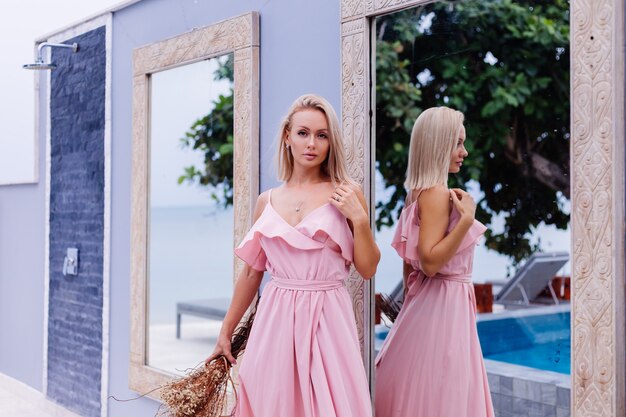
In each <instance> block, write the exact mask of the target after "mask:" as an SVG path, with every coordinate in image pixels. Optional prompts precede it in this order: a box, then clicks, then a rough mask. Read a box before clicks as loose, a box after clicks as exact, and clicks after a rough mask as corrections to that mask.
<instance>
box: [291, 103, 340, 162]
mask: <svg viewBox="0 0 626 417" xmlns="http://www.w3.org/2000/svg"><path fill="white" fill-rule="evenodd" d="M285 143H286V144H287V145H289V146H290V148H291V154H292V155H293V161H294V164H295V165H301V166H303V167H305V168H312V167H315V166H320V165H321V164H322V162H324V161H325V160H326V157H327V156H328V151H329V149H330V134H329V132H328V121H327V120H326V116H325V115H324V113H322V112H321V111H319V110H309V109H307V110H301V111H299V112H297V113H294V115H293V116H292V117H291V130H290V131H289V132H288V135H287V137H286V138H285Z"/></svg>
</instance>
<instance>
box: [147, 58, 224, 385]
mask: <svg viewBox="0 0 626 417" xmlns="http://www.w3.org/2000/svg"><path fill="white" fill-rule="evenodd" d="M229 57H230V58H232V55H231V56H222V57H219V58H214V59H210V60H205V61H200V62H197V63H194V64H190V65H185V66H182V67H177V68H174V69H170V70H166V71H162V72H158V73H155V74H153V75H152V76H151V85H150V87H151V96H150V100H151V101H150V108H151V126H150V214H149V233H148V237H149V244H148V251H149V256H148V259H149V267H148V288H149V294H148V295H149V298H148V309H149V311H148V317H149V319H148V320H147V322H148V323H149V325H148V329H146V331H147V336H148V337H147V364H148V365H149V366H151V367H154V368H158V369H161V370H164V371H167V372H172V373H181V372H184V371H185V370H187V369H189V368H191V367H194V366H196V365H198V364H200V363H201V362H202V361H203V360H204V359H205V358H206V357H207V356H208V355H209V354H210V353H211V351H212V350H213V347H214V343H215V340H216V338H217V334H218V332H219V329H220V326H221V321H220V319H219V317H215V316H213V317H209V316H208V315H206V314H204V315H203V314H201V315H200V316H197V315H195V316H194V315H193V314H189V312H188V311H186V312H185V311H183V313H184V314H182V315H181V316H180V318H179V319H178V320H180V321H179V322H177V313H179V312H180V311H179V309H180V305H181V304H182V303H186V304H188V305H189V304H191V305H192V306H194V305H195V304H198V303H199V302H202V303H206V302H208V303H211V301H215V300H220V302H221V300H224V299H226V300H228V299H229V298H230V297H231V295H232V288H233V252H232V251H233V228H234V224H233V223H234V216H233V209H232V188H229V186H224V185H223V184H222V183H221V181H222V180H218V185H217V186H213V185H202V186H201V185H198V180H197V178H198V175H199V174H194V173H206V171H207V170H208V169H213V168H208V164H206V163H205V158H206V156H205V155H208V153H207V152H206V147H204V145H203V146H198V147H197V148H198V149H194V146H193V143H195V142H190V143H191V146H190V145H186V146H185V145H184V141H183V140H182V139H183V138H188V139H189V138H190V137H193V138H202V135H205V136H209V137H212V138H213V140H220V139H221V138H223V142H224V143H223V146H222V144H219V143H218V144H217V148H218V152H216V153H213V154H212V155H211V157H210V162H211V163H214V164H215V165H219V164H222V165H219V167H220V169H222V170H228V169H230V172H229V173H227V174H226V176H227V177H228V176H229V177H230V178H229V179H230V184H232V168H230V167H232V113H229V112H228V108H229V107H228V106H229V105H230V104H232V91H233V90H232V87H233V85H232V80H229V79H228V78H229V77H228V76H226V77H223V79H219V80H218V79H216V74H218V73H219V74H228V71H224V70H225V69H228V66H229V65H231V64H232V60H230V59H229ZM231 78H232V77H231ZM224 97H226V99H224ZM224 103H225V104H226V106H224ZM231 108H232V107H231ZM224 109H226V111H225V110H224ZM206 116H209V117H206ZM205 117H206V118H205ZM227 119H229V120H227ZM220 134H221V136H220ZM213 145H214V144H213ZM220 146H221V147H220ZM220 158H230V161H225V160H220ZM189 167H193V169H190V168H189ZM194 175H195V177H194ZM192 178H194V179H193V181H192V180H191V179H192ZM214 182H215V181H214ZM211 184H212V183H211Z"/></svg>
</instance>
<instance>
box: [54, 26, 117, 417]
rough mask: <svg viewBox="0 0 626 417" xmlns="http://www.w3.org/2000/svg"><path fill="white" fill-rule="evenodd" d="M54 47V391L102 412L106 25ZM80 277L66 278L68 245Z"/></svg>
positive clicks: (85, 409) (92, 412)
mask: <svg viewBox="0 0 626 417" xmlns="http://www.w3.org/2000/svg"><path fill="white" fill-rule="evenodd" d="M73 42H77V43H78V44H79V51H78V52H77V53H73V52H72V51H71V50H69V49H60V48H59V49H52V62H53V63H55V64H57V69H55V70H53V71H52V73H51V87H50V121H51V172H50V258H49V261H50V292H49V311H48V314H49V321H48V396H49V397H50V398H51V399H53V400H54V401H56V402H57V403H59V404H61V405H63V406H65V407H67V408H69V409H70V410H73V411H75V412H76V413H78V414H80V415H81V416H94V417H95V416H100V410H101V398H100V385H101V373H102V372H101V369H102V305H103V298H102V296H103V294H102V256H103V237H104V117H105V76H106V68H105V60H106V43H105V27H100V28H97V29H94V30H92V31H90V32H87V33H85V34H82V35H80V36H78V37H76V38H74V39H71V40H69V41H66V42H64V43H73ZM71 247H75V248H78V250H79V268H78V275H76V276H71V275H67V276H64V275H63V273H62V270H63V260H64V258H65V254H66V251H67V248H71Z"/></svg>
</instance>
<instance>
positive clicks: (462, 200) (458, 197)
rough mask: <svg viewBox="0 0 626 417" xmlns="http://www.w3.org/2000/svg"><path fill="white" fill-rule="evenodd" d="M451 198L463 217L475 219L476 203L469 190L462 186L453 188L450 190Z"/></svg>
mask: <svg viewBox="0 0 626 417" xmlns="http://www.w3.org/2000/svg"><path fill="white" fill-rule="evenodd" d="M450 198H451V199H452V204H454V207H456V209H457V210H458V211H459V213H460V214H461V217H464V218H465V219H467V220H472V221H474V216H475V215H476V203H475V202H474V199H473V198H472V196H471V195H469V193H468V192H466V191H464V190H462V189H460V188H452V189H451V190H450Z"/></svg>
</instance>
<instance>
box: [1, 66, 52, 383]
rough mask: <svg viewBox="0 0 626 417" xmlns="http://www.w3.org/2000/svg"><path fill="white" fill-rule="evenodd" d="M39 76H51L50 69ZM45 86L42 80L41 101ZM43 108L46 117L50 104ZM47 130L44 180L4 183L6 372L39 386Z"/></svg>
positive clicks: (40, 166) (41, 128) (3, 354)
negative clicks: (48, 73)
mask: <svg viewBox="0 0 626 417" xmlns="http://www.w3.org/2000/svg"><path fill="white" fill-rule="evenodd" d="M35 76H38V77H40V79H41V80H45V77H46V73H45V71H42V72H38V73H37V74H36V75H35ZM45 92H46V87H45V83H42V86H41V88H40V91H39V99H40V101H41V102H44V101H45V97H46V95H45ZM24 94H32V92H31V91H25V92H24ZM39 111H40V113H39V116H40V120H42V121H43V120H45V118H46V112H45V108H43V107H42V108H40V110H39ZM25 129H32V127H31V126H27V127H25ZM45 132H46V129H45V125H44V124H43V122H42V123H41V124H40V125H39V130H38V131H37V135H38V137H39V145H38V146H39V156H38V171H39V182H38V183H36V184H24V185H5V186H0V373H3V374H6V375H9V376H11V377H12V378H15V379H18V380H20V381H22V382H24V383H25V384H27V385H30V386H31V387H33V388H35V389H37V390H41V389H42V382H43V338H44V323H43V319H44V276H43V275H44V220H45V219H44V212H45V205H44V194H45V177H44V175H45V153H44V152H45V138H46V133H45Z"/></svg>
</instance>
